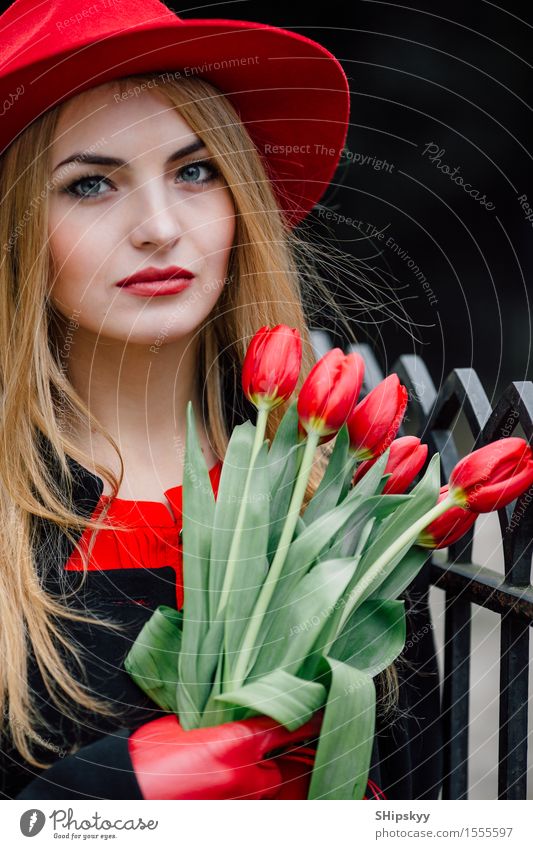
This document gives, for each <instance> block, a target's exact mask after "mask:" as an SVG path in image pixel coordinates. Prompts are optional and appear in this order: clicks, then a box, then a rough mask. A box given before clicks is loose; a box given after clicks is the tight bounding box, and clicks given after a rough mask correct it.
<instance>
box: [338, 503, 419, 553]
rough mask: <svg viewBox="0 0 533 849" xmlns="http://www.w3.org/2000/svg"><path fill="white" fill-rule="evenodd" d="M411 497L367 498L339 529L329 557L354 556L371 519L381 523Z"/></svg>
mask: <svg viewBox="0 0 533 849" xmlns="http://www.w3.org/2000/svg"><path fill="white" fill-rule="evenodd" d="M411 497H412V496H411V495H372V496H370V497H367V498H366V499H365V500H364V501H363V502H362V504H361V507H360V509H359V510H358V511H357V512H356V513H354V515H353V516H350V518H349V519H348V521H347V522H345V523H344V525H343V526H342V527H341V528H339V530H338V531H337V533H336V534H335V535H334V537H333V538H332V539H331V540H330V545H329V547H328V548H327V549H326V553H327V556H328V557H348V556H350V555H352V554H354V553H355V552H356V551H357V549H358V548H359V542H360V538H361V534H362V533H363V528H365V527H366V525H367V522H368V521H369V518H373V519H376V520H378V521H379V520H381V519H382V518H384V517H385V516H388V515H390V514H391V513H394V511H395V510H397V509H398V507H400V506H403V505H404V504H405V503H406V501H409V500H410V499H411Z"/></svg>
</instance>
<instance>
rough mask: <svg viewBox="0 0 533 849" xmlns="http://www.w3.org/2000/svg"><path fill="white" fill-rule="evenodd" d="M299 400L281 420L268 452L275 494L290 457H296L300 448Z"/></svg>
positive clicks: (271, 483) (289, 407) (270, 474)
mask: <svg viewBox="0 0 533 849" xmlns="http://www.w3.org/2000/svg"><path fill="white" fill-rule="evenodd" d="M297 407H298V400H297V399H295V400H294V401H293V402H292V403H291V404H289V406H288V407H287V409H286V410H285V414H284V416H283V418H282V419H281V421H280V423H279V425H278V427H277V429H276V433H275V435H274V439H273V440H272V444H271V446H270V450H269V452H268V472H269V477H270V491H271V492H275V491H276V490H277V489H278V487H279V481H280V478H281V475H282V474H283V472H284V470H285V467H286V465H287V462H288V459H289V456H292V455H294V454H295V453H297V452H296V449H297V447H298V408H297Z"/></svg>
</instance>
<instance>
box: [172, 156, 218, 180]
mask: <svg viewBox="0 0 533 849" xmlns="http://www.w3.org/2000/svg"><path fill="white" fill-rule="evenodd" d="M202 169H204V171H207V177H202V178H200V179H197V177H198V174H199V172H200V171H201V170H202ZM177 173H178V174H181V175H182V180H183V182H184V183H197V184H198V183H208V182H209V181H210V180H213V179H214V178H215V177H216V176H217V174H218V170H217V169H216V168H215V166H214V165H213V164H212V163H211V162H207V161H206V160H201V161H199V162H190V163H189V164H188V165H184V166H183V168H179V169H178V172H177ZM187 174H188V175H189V177H190V178H191V179H188V178H187V176H186V175H187Z"/></svg>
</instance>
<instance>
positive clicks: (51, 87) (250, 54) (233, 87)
mask: <svg viewBox="0 0 533 849" xmlns="http://www.w3.org/2000/svg"><path fill="white" fill-rule="evenodd" d="M151 71H155V72H163V73H164V72H165V71H174V72H176V71H179V72H180V74H182V75H183V76H192V75H196V76H200V77H203V78H204V79H205V80H207V81H209V82H211V83H213V84H214V85H215V86H216V87H217V88H219V89H220V90H221V91H222V92H223V93H224V94H225V95H226V97H227V98H228V99H229V100H230V101H231V103H232V104H233V106H234V107H235V109H236V110H237V112H238V114H239V116H240V118H241V120H242V122H243V123H244V124H245V126H246V128H247V130H248V132H249V134H250V136H251V137H252V139H253V141H254V143H255V145H256V146H257V148H258V150H259V153H260V154H261V155H262V157H263V161H264V163H265V167H266V170H267V173H268V174H269V177H270V179H271V180H272V183H273V186H274V190H275V191H276V194H277V197H278V202H279V204H280V207H281V208H282V209H283V210H284V212H285V214H286V217H287V220H288V221H289V223H290V225H291V226H295V225H296V224H297V223H298V222H299V221H300V220H301V219H302V218H304V217H305V215H307V213H308V212H309V211H310V210H311V209H312V207H313V206H314V205H315V203H316V202H317V201H318V200H319V199H320V198H321V197H322V195H323V194H324V191H325V189H326V187H327V186H328V184H329V182H330V180H331V178H332V176H333V174H334V172H335V169H336V166H337V163H338V161H339V158H340V154H341V151H342V148H343V145H344V142H345V139H346V133H347V129H348V116H349V107H350V101H349V88H348V82H347V79H346V76H345V74H344V71H343V69H342V67H341V65H340V64H339V62H338V61H337V59H335V57H334V56H333V55H332V54H331V53H330V52H329V51H328V50H326V48H325V47H322V46H321V45H320V44H317V43H316V42H315V41H312V40H311V39H309V38H306V37H305V36H303V35H298V34H296V33H292V32H289V31H288V30H284V29H280V28H278V27H273V26H269V25H267V24H259V23H249V22H247V21H233V20H217V19H209V20H207V19H194V20H193V19H189V20H182V19H181V18H179V17H177V15H175V14H174V12H172V11H171V10H170V9H169V8H167V6H165V5H164V4H163V3H161V2H159V0H128V2H124V0H94V2H93V3H92V5H90V3H89V2H88V0H15V2H14V3H13V4H12V5H11V6H10V7H9V8H8V9H7V11H6V12H4V14H3V15H0V115H1V120H0V153H2V152H3V151H4V150H5V148H6V147H7V146H8V145H9V144H10V143H11V142H12V141H14V139H15V138H16V137H17V136H18V134H19V133H20V132H21V131H22V130H24V129H25V128H26V127H27V126H28V125H29V124H30V123H31V122H32V121H33V120H34V119H35V118H38V117H39V116H40V115H42V114H43V112H45V111H46V110H47V109H50V108H51V107H53V106H56V105H57V104H59V103H61V102H62V101H64V100H67V99H69V98H70V97H73V96H74V95H76V94H79V93H80V92H82V91H84V90H86V89H89V88H92V87H94V86H97V85H100V84H101V83H104V82H107V81H109V80H113V79H116V78H117V77H125V76H129V75H131V74H137V73H144V72H151ZM175 75H176V76H177V74H175Z"/></svg>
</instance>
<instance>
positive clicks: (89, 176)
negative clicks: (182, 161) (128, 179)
mask: <svg viewBox="0 0 533 849" xmlns="http://www.w3.org/2000/svg"><path fill="white" fill-rule="evenodd" d="M193 165H197V166H199V167H204V168H207V169H208V171H209V172H210V173H209V176H208V177H204V179H203V180H198V181H197V182H191V185H192V186H202V185H205V184H206V183H209V182H211V180H214V179H216V177H218V176H219V174H220V171H219V170H218V168H217V167H216V165H214V164H213V163H212V162H210V161H209V160H208V159H199V160H197V161H196V162H187V164H186V165H182V166H181V168H178V170H177V171H176V174H179V173H180V172H181V171H185V170H186V169H187V168H191V167H192V166H193ZM93 179H94V180H98V182H97V184H96V186H94V187H93V188H97V187H98V186H99V185H100V184H101V183H109V179H108V178H107V177H104V176H103V175H102V174H95V173H90V172H87V173H86V174H82V175H81V176H80V177H78V178H77V179H76V180H74V182H72V183H70V184H69V185H68V186H65V188H64V189H62V190H61V191H62V192H64V193H65V194H67V195H71V196H72V197H75V198H77V199H78V200H81V201H84V200H94V199H95V198H99V197H103V194H102V193H99V194H96V195H91V194H87V193H86V194H85V195H83V194H81V195H80V194H77V192H75V191H74V187H75V186H77V185H78V184H79V183H82V182H83V181H84V180H93ZM185 182H188V181H187V180H186V181H185Z"/></svg>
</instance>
